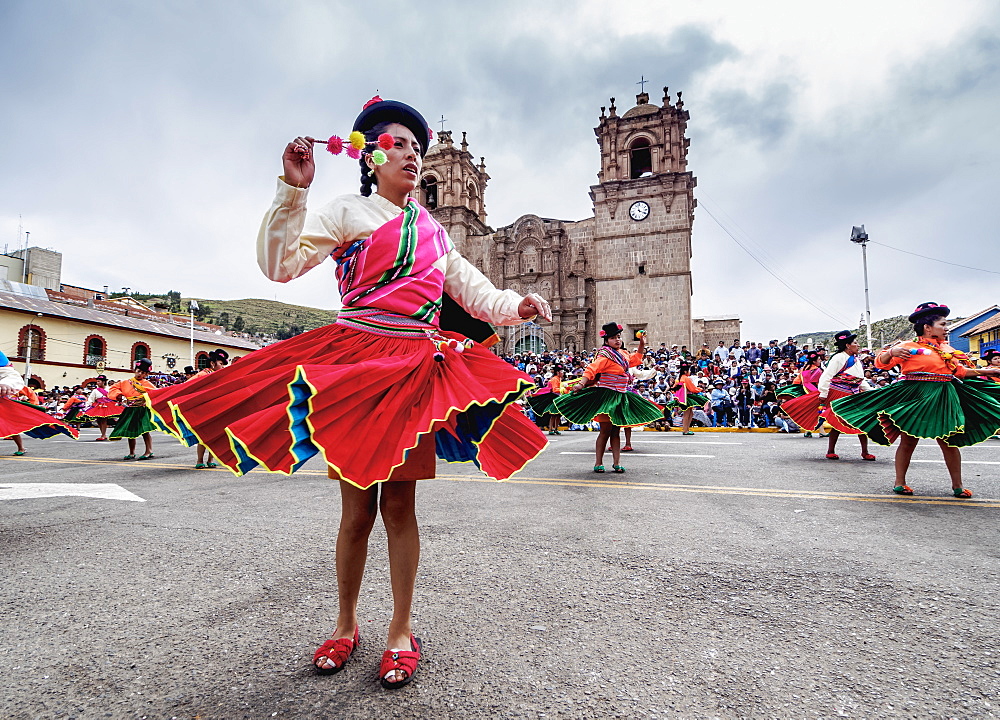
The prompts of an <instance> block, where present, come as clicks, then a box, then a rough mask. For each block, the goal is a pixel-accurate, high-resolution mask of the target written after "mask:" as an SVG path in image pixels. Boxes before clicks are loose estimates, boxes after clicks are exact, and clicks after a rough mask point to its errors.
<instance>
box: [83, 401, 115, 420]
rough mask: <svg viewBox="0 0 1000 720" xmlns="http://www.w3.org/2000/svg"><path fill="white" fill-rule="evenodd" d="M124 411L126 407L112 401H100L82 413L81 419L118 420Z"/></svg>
mask: <svg viewBox="0 0 1000 720" xmlns="http://www.w3.org/2000/svg"><path fill="white" fill-rule="evenodd" d="M124 411H125V408H124V407H122V406H121V405H119V404H118V403H116V402H114V401H112V400H104V401H101V400H98V401H97V402H95V403H94V404H93V405H91V406H90V407H89V408H87V409H86V410H84V411H83V412H82V413H80V417H81V418H84V419H91V420H105V419H107V418H116V417H118V416H119V415H121V414H122V413H123V412H124Z"/></svg>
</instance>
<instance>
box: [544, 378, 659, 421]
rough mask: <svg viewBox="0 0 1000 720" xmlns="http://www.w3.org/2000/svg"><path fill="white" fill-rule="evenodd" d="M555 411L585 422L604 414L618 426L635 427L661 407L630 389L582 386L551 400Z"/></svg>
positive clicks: (653, 418)
mask: <svg viewBox="0 0 1000 720" xmlns="http://www.w3.org/2000/svg"><path fill="white" fill-rule="evenodd" d="M555 407H556V412H558V413H559V414H561V415H562V416H563V417H565V418H566V419H567V420H569V421H570V422H571V423H578V424H581V425H582V424H585V423H589V422H591V421H592V420H595V419H602V418H598V416H599V415H606V416H607V417H608V419H609V420H610V422H611V423H612V424H614V425H617V426H618V427H637V426H639V425H648V424H649V423H651V422H656V421H657V420H659V419H660V418H662V417H663V410H662V409H661V408H660V407H659V406H658V405H654V404H653V403H651V402H650V401H649V400H647V399H646V398H644V397H642V396H641V395H638V394H636V393H634V392H618V391H617V390H611V389H610V388H602V387H593V388H584V389H583V390H580V391H578V392H573V393H568V394H566V395H560V396H559V397H558V398H556V400H555Z"/></svg>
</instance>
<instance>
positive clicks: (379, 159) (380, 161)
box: [372, 150, 389, 165]
mask: <svg viewBox="0 0 1000 720" xmlns="http://www.w3.org/2000/svg"><path fill="white" fill-rule="evenodd" d="M388 160H389V156H388V155H386V154H385V153H384V152H382V151H381V150H376V151H375V152H373V153H372V162H374V163H375V164H376V165H385V164H386V162H388Z"/></svg>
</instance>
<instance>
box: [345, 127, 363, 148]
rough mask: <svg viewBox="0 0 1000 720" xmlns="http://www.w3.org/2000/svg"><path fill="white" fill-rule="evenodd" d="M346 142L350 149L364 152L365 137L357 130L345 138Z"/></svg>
mask: <svg viewBox="0 0 1000 720" xmlns="http://www.w3.org/2000/svg"><path fill="white" fill-rule="evenodd" d="M347 141H348V142H349V143H351V147H352V148H354V149H355V150H364V148H365V136H364V135H362V134H361V133H360V132H358V131H357V130H355V131H354V132H352V133H351V134H350V135H348V136H347Z"/></svg>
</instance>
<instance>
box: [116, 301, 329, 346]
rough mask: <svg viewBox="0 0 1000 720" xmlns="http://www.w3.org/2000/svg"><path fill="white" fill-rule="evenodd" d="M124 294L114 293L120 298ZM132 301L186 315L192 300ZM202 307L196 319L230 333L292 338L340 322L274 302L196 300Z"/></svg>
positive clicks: (301, 307) (314, 310)
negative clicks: (223, 328) (221, 327)
mask: <svg viewBox="0 0 1000 720" xmlns="http://www.w3.org/2000/svg"><path fill="white" fill-rule="evenodd" d="M121 295H122V293H112V297H121ZM130 296H131V297H132V298H134V299H136V300H138V301H139V302H141V303H144V304H146V305H149V306H150V307H152V308H154V309H156V310H161V311H172V312H187V311H188V307H189V303H190V301H191V299H192V298H186V297H181V294H180V293H179V292H177V291H175V290H170V291H168V292H166V293H155V294H150V293H131V295H130ZM194 300H197V301H198V305H199V308H198V310H197V311H196V312H195V317H196V318H197V319H198V320H201V321H203V322H209V323H213V324H215V325H222V326H223V327H225V328H226V329H227V330H230V331H236V332H245V333H248V334H250V335H256V334H263V335H276V336H278V337H279V338H281V337H290V336H291V335H297V334H299V333H301V332H305V331H307V330H314V329H316V328H318V327H322V326H324V325H329V324H330V323H332V322H334V321H335V320H336V319H337V312H336V311H335V310H321V309H319V308H312V307H306V306H305V305H289V304H288V303H282V302H277V301H274V300H261V299H259V298H246V299H243V300H212V299H209V298H194Z"/></svg>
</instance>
